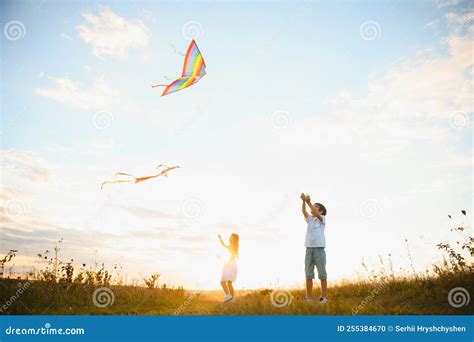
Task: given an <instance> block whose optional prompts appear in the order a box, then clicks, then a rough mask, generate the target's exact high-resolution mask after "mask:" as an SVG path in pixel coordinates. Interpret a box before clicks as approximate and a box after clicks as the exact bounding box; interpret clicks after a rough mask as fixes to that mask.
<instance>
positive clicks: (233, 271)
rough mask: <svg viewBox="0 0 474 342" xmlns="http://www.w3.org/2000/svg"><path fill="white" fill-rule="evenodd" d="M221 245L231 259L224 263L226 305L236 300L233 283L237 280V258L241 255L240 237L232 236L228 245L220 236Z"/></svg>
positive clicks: (223, 282)
mask: <svg viewBox="0 0 474 342" xmlns="http://www.w3.org/2000/svg"><path fill="white" fill-rule="evenodd" d="M219 241H220V242H221V245H222V246H223V247H225V248H227V249H228V250H229V253H230V256H229V259H227V261H226V262H225V263H224V267H223V269H222V276H221V286H222V289H223V290H224V292H225V297H224V303H225V302H228V301H230V300H232V299H233V298H234V287H233V286H232V282H234V281H236V280H237V256H238V255H239V235H237V234H232V235H231V236H230V238H229V245H226V244H225V243H224V241H223V240H222V237H221V236H220V235H219Z"/></svg>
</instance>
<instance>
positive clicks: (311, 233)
mask: <svg viewBox="0 0 474 342" xmlns="http://www.w3.org/2000/svg"><path fill="white" fill-rule="evenodd" d="M321 217H322V222H321V221H320V220H319V219H318V218H317V217H314V216H311V215H308V217H307V218H305V220H306V222H307V223H308V228H306V240H305V247H326V237H325V236H324V229H325V228H326V217H325V216H321Z"/></svg>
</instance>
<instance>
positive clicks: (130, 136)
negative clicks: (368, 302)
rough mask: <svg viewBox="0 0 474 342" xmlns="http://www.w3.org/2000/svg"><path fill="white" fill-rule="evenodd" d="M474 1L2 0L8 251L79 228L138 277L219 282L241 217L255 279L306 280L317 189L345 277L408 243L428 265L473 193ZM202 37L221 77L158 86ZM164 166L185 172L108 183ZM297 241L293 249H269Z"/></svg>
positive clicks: (71, 238)
mask: <svg viewBox="0 0 474 342" xmlns="http://www.w3.org/2000/svg"><path fill="white" fill-rule="evenodd" d="M473 16H474V14H473V11H472V7H470V6H469V4H468V2H463V1H456V0H449V1H435V2H430V1H419V2H413V1H380V2H372V1H370V2H362V1H361V2H225V3H213V2H204V3H198V2H176V3H175V2H139V3H133V2H126V1H120V2H110V3H107V2H100V3H96V2H88V3H81V2H72V3H67V4H66V3H62V2H59V1H54V2H51V1H38V2H34V1H23V2H21V1H14V2H13V1H4V2H2V4H1V22H2V27H3V28H4V30H3V35H2V38H1V39H2V40H1V49H2V50H1V54H2V167H3V169H4V172H2V190H3V193H4V195H3V196H2V201H3V202H4V204H3V208H4V210H3V211H4V214H3V221H2V228H4V229H3V230H2V235H3V241H4V243H2V245H1V248H2V249H3V250H4V251H8V249H10V248H15V246H16V249H19V250H20V252H19V255H20V256H21V259H20V260H22V262H24V264H28V263H31V262H32V260H33V259H32V258H33V257H34V255H35V254H36V253H38V252H40V250H41V249H42V248H44V247H46V246H48V247H50V246H51V244H52V243H53V241H54V240H57V239H58V238H60V237H64V238H65V247H64V251H65V253H66V255H71V256H74V258H75V259H78V260H79V259H81V258H84V254H83V251H82V250H81V248H79V247H80V246H82V247H83V248H85V247H84V246H89V247H88V248H89V249H87V250H86V253H85V254H86V255H91V254H92V252H93V251H94V250H97V251H98V254H99V258H100V259H102V260H104V261H105V262H106V263H107V264H109V265H110V264H113V263H115V262H116V260H124V259H125V260H126V261H124V262H123V263H124V264H125V265H124V266H126V268H127V272H128V273H129V274H130V275H131V276H135V277H138V276H137V274H139V273H149V272H151V271H154V270H156V268H158V271H160V272H162V273H163V274H164V277H165V280H167V281H169V282H171V283H174V284H181V283H184V285H185V286H189V287H198V288H199V287H205V288H209V287H214V286H215V285H216V283H217V281H214V280H215V279H213V278H212V277H211V276H210V277H203V276H202V274H203V273H206V272H210V273H211V274H214V273H215V274H217V275H218V272H219V267H220V266H219V263H220V261H219V259H217V258H216V255H218V254H219V253H221V252H222V251H219V249H218V247H219V246H218V245H217V244H215V235H216V234H217V233H222V234H228V233H231V232H234V231H236V232H238V233H239V234H241V236H242V240H243V247H242V248H243V253H242V256H241V259H242V260H241V264H242V265H241V268H242V278H241V284H242V286H244V287H256V286H266V285H268V284H269V283H271V282H281V283H283V284H285V285H291V284H295V283H298V281H300V278H301V277H300V276H301V273H302V272H300V271H301V270H300V269H299V268H298V265H300V264H301V260H300V259H301V258H302V249H303V247H302V244H303V235H304V228H305V227H304V222H302V221H301V217H300V213H299V205H300V203H299V200H298V195H299V193H300V192H302V191H305V192H310V193H311V194H312V197H313V198H314V199H315V200H316V199H319V200H320V201H321V202H323V203H326V204H327V207H328V211H329V215H328V219H329V220H328V222H333V225H331V224H328V235H329V236H328V238H329V241H331V240H332V241H333V243H332V245H330V246H328V251H329V252H330V253H332V256H333V257H332V258H329V266H330V268H331V269H332V270H333V272H332V274H333V275H334V279H340V278H342V277H349V276H353V275H354V274H355V273H356V272H357V271H358V269H359V268H360V265H359V264H360V260H361V259H362V258H365V259H368V260H375V261H374V262H376V260H377V259H378V256H379V255H387V254H388V253H391V254H393V255H397V256H398V257H399V259H400V260H397V262H398V263H399V264H400V265H405V263H406V255H405V254H406V246H405V245H404V239H405V238H412V239H416V242H414V244H415V248H416V249H417V250H418V251H419V252H420V253H419V254H420V255H419V256H418V257H419V259H418V260H417V264H418V267H419V268H420V269H423V268H424V267H426V266H427V265H429V264H430V263H431V262H433V260H435V259H436V257H437V254H436V252H435V250H434V247H433V246H434V243H435V242H437V241H439V240H440V239H447V238H448V237H447V232H448V231H449V224H450V222H447V220H446V217H447V213H448V212H455V211H459V210H460V209H461V207H462V208H468V209H470V208H472V192H471V189H472V158H471V155H472V126H471V118H472V81H471V80H472V73H473V68H472V36H473V32H474V28H473V25H472V19H473ZM13 21H14V22H20V23H21V25H22V27H20V31H21V37H20V38H19V39H16V37H13V38H12V36H11V33H8V32H7V27H8V25H9V24H11V23H12V22H13ZM367 26H368V27H369V31H367V32H364V31H363V28H364V27H367ZM186 29H190V33H189V32H188V33H187V34H186ZM193 29H194V30H193ZM370 30H372V31H370ZM371 33H372V34H374V36H370V34H371ZM191 38H196V40H197V43H198V45H199V47H200V50H201V52H202V54H203V56H204V59H205V61H206V65H207V75H206V77H205V78H204V79H202V80H201V81H200V82H199V83H198V84H196V85H194V86H192V87H190V88H188V89H185V90H183V91H181V92H179V93H176V94H172V95H170V96H166V97H160V96H159V95H160V90H157V89H152V88H151V87H150V85H151V84H153V83H164V82H168V81H167V80H166V79H165V76H166V77H168V78H173V77H175V76H178V75H179V73H180V71H181V65H182V60H183V58H182V56H180V55H179V54H177V53H175V52H174V51H173V48H172V47H171V45H170V44H172V45H173V46H175V47H176V49H177V50H179V51H182V52H185V51H186V48H187V45H188V44H189V41H190V39H191ZM98 117H99V118H100V117H105V120H106V122H105V123H106V125H105V127H101V126H100V125H101V122H99V121H98V119H97V118H98ZM98 126H99V127H98ZM159 163H169V164H179V165H182V166H183V168H182V169H180V170H178V171H176V172H175V173H173V174H170V177H168V178H167V179H163V180H161V179H160V180H159V181H157V182H153V181H150V182H149V183H143V184H139V185H136V186H133V185H130V186H128V185H123V186H120V185H118V186H115V187H113V186H111V187H110V188H106V189H104V190H103V191H100V190H99V188H98V186H99V185H100V183H101V182H102V181H103V180H105V179H110V177H113V175H114V173H115V172H118V171H123V172H131V173H136V174H139V175H142V174H143V175H144V174H148V173H150V172H153V170H154V167H155V166H156V165H157V164H159ZM466 184H468V185H470V186H466ZM440 199H441V200H440ZM190 203H191V204H190ZM13 205H16V206H15V207H13V208H14V209H15V208H16V209H17V208H18V205H19V208H20V214H21V215H18V213H17V214H15V213H14V214H13V215H12V210H9V208H10V207H12V206H13ZM187 205H191V209H193V208H194V209H197V214H196V215H189V213H187V210H186V208H187ZM9 206H10V207H9ZM183 208H184V209H183ZM16 209H15V210H16ZM15 210H13V211H15ZM468 211H470V210H468ZM332 213H333V214H332ZM8 214H9V215H8ZM190 216H191V217H190ZM12 217H13V219H12ZM460 219H461V218H460ZM28 234H31V236H34V238H32V239H26V238H24V236H25V235H28ZM86 236H88V237H86ZM93 236H97V237H101V238H93ZM420 236H423V238H420ZM20 237H21V238H20ZM425 237H428V238H425ZM99 241H100V243H98V242H99ZM154 243H155V244H156V246H157V247H156V248H154V247H153V246H154ZM354 243H355V245H354ZM67 244H70V245H67ZM68 246H69V247H68ZM355 246H357V247H355ZM262 249H263V250H264V251H265V255H267V256H266V257H264V258H263V259H262V264H261V265H260V264H258V265H255V264H254V263H253V262H252V260H253V258H254V257H255V256H257V255H260V254H261V250H262ZM281 249H283V250H285V249H288V252H289V253H287V254H288V255H289V257H288V258H287V259H285V258H283V257H281V256H278V257H276V259H274V261H271V260H272V258H271V255H272V254H273V253H276V251H279V250H281ZM244 252H246V253H244ZM277 254H279V253H277ZM190 255H193V258H192V259H193V263H194V266H192V267H191V266H189V258H190ZM348 258H349V259H350V261H348ZM267 259H268V260H267ZM154 260H158V261H159V263H158V265H157V264H156V262H155V261H154ZM268 263H274V264H275V266H270V267H266V266H265V264H268ZM138 265H139V266H138ZM277 265H280V266H281V265H284V266H281V267H280V268H279V267H278V266H277ZM300 266H301V265H300ZM262 268H263V269H265V271H264V272H263V271H262ZM300 268H301V267H300ZM194 272H195V273H196V274H194ZM190 274H191V275H192V276H191V277H190V276H189V275H190ZM216 277H217V276H216ZM216 279H217V278H216Z"/></svg>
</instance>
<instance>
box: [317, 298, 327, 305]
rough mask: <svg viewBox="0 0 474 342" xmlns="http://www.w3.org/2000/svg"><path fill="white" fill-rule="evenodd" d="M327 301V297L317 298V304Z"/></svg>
mask: <svg viewBox="0 0 474 342" xmlns="http://www.w3.org/2000/svg"><path fill="white" fill-rule="evenodd" d="M327 302H328V299H327V298H326V297H321V298H319V304H326V303H327Z"/></svg>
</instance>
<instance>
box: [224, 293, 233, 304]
mask: <svg viewBox="0 0 474 342" xmlns="http://www.w3.org/2000/svg"><path fill="white" fill-rule="evenodd" d="M233 298H234V297H232V296H231V295H230V293H229V294H228V295H226V296H225V297H224V301H223V303H227V302H228V301H231V300H232V299H233Z"/></svg>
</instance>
